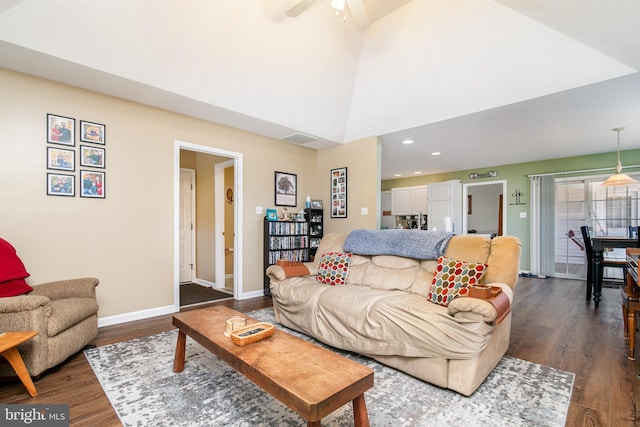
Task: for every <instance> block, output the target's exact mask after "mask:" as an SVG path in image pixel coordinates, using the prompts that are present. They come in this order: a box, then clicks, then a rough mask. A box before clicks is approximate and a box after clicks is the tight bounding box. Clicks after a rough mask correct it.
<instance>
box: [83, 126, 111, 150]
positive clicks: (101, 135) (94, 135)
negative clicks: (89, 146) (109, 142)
mask: <svg viewBox="0 0 640 427" xmlns="http://www.w3.org/2000/svg"><path fill="white" fill-rule="evenodd" d="M106 132H107V127H106V126H105V125H103V124H100V123H93V122H86V121H84V120H80V141H82V142H91V143H93V144H102V145H104V144H105V143H106Z"/></svg>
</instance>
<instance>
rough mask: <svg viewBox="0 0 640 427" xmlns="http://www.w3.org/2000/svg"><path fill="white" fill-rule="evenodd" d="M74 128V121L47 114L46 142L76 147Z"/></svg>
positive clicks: (69, 118)
mask: <svg viewBox="0 0 640 427" xmlns="http://www.w3.org/2000/svg"><path fill="white" fill-rule="evenodd" d="M75 128H76V120H75V119H72V118H71V117H64V116H58V115H55V114H47V142H50V143H52V144H62V145H76V143H75Z"/></svg>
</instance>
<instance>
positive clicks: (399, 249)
mask: <svg viewBox="0 0 640 427" xmlns="http://www.w3.org/2000/svg"><path fill="white" fill-rule="evenodd" d="M451 236H453V233H449V232H447V231H426V230H398V229H393V230H365V229H360V230H354V231H352V232H351V233H349V235H348V236H347V239H346V240H345V242H344V250H345V251H346V252H352V253H354V254H358V255H397V256H403V257H407V258H417V259H438V257H439V256H441V255H443V254H444V251H445V249H446V248H447V244H448V243H449V239H451Z"/></svg>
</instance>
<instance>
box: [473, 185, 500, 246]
mask: <svg viewBox="0 0 640 427" xmlns="http://www.w3.org/2000/svg"><path fill="white" fill-rule="evenodd" d="M506 192H507V181H506V180H500V181H488V182H478V183H469V184H463V185H462V209H463V213H464V215H462V232H463V233H470V232H475V233H477V234H486V235H490V236H491V237H495V236H501V235H503V234H505V232H506V229H507V224H506V218H505V215H504V213H505V212H506V211H507V206H506V203H507V199H506V197H504V195H505V194H506Z"/></svg>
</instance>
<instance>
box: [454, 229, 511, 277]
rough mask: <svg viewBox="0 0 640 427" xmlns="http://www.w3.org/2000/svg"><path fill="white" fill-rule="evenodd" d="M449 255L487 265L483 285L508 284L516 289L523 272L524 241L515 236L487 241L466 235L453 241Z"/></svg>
mask: <svg viewBox="0 0 640 427" xmlns="http://www.w3.org/2000/svg"><path fill="white" fill-rule="evenodd" d="M444 254H445V256H446V257H449V258H453V259H457V260H464V261H467V262H477V263H482V264H487V265H488V267H487V271H486V272H485V275H484V276H483V277H482V280H480V283H505V284H507V285H509V286H510V287H511V289H513V288H515V286H516V284H517V283H518V273H519V271H520V240H519V239H518V238H517V237H513V236H499V237H494V238H493V239H487V238H486V237H483V236H474V235H472V234H465V235H460V236H453V237H452V238H451V240H449V244H448V245H447V249H446V251H445V253H444Z"/></svg>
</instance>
